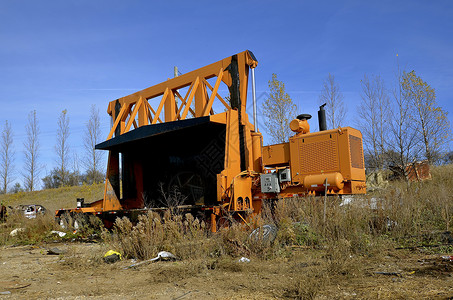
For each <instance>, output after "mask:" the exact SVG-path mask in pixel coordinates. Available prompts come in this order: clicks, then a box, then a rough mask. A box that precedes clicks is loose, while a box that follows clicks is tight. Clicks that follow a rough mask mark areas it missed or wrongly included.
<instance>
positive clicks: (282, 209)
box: [0, 166, 453, 299]
mask: <svg viewBox="0 0 453 300" xmlns="http://www.w3.org/2000/svg"><path fill="white" fill-rule="evenodd" d="M432 173H433V179H432V180H429V181H425V182H420V183H411V184H407V183H406V182H393V183H391V184H390V185H389V186H388V187H387V188H386V189H385V190H380V191H378V192H374V193H373V194H369V195H367V196H360V197H355V199H354V201H352V202H351V203H349V204H341V202H342V201H341V199H340V198H329V199H328V203H327V206H326V210H325V211H324V203H323V201H324V199H323V198H322V197H320V198H314V197H308V198H294V199H286V200H282V201H279V202H278V203H277V204H276V205H275V207H273V208H272V209H271V207H270V206H266V207H265V208H264V211H263V215H262V217H261V218H260V219H257V220H255V221H256V222H255V223H256V224H257V226H261V225H263V224H274V225H275V226H277V227H278V233H277V236H276V239H275V240H274V241H272V242H271V241H266V240H263V239H262V238H258V239H251V238H250V237H249V235H250V233H251V231H252V230H253V228H249V227H247V226H245V225H242V224H234V225H233V226H231V227H230V228H228V229H222V230H220V231H219V232H218V233H216V234H212V233H210V232H209V231H208V226H207V225H206V224H205V223H204V222H203V221H202V220H198V219H195V218H194V217H193V216H191V215H184V216H182V215H178V214H170V213H167V214H166V215H164V216H161V215H158V214H156V213H149V214H147V215H143V216H140V218H139V221H138V223H137V224H136V225H134V224H132V223H131V222H130V221H129V220H128V219H127V218H123V219H117V221H116V224H115V228H114V230H113V232H107V231H104V232H103V233H102V237H103V241H104V246H103V247H102V249H103V250H104V249H114V250H117V251H119V252H121V253H122V254H123V256H124V257H125V258H137V259H149V258H152V257H155V256H156V254H157V253H158V252H159V251H162V250H165V251H170V252H172V253H173V254H175V255H176V256H178V257H179V258H180V259H181V260H182V262H181V263H178V264H174V265H172V266H171V267H168V268H164V269H156V270H154V269H153V270H154V271H155V272H157V273H158V275H159V276H156V278H159V279H155V280H157V281H159V280H163V281H166V280H169V279H172V278H178V279H180V280H186V279H187V278H190V277H192V276H200V275H199V274H204V273H209V272H214V271H215V272H224V273H228V274H229V273H231V274H237V275H238V276H239V275H240V276H243V277H247V276H258V277H259V276H263V277H266V276H269V275H268V274H285V276H288V278H290V279H288V280H284V281H282V282H278V283H275V284H274V286H272V288H274V289H275V291H278V292H272V293H273V294H272V297H280V298H293V299H314V298H316V297H318V296H326V295H327V296H328V293H327V292H326V291H327V290H328V289H331V288H332V287H335V286H337V285H340V284H341V283H342V282H344V281H345V280H346V281H348V282H354V279H355V278H365V277H366V276H368V277H370V276H373V274H374V273H370V271H369V270H367V269H366V268H365V265H368V267H369V265H370V261H372V262H373V264H374V263H375V265H373V267H374V268H379V267H380V262H382V261H389V260H391V259H393V258H394V259H395V260H398V259H399V258H398V255H400V256H401V255H402V256H404V255H405V253H406V252H404V251H403V250H398V251H399V252H397V253H396V252H395V250H394V249H395V248H396V247H417V251H424V252H425V253H445V252H447V253H448V252H449V253H451V251H452V250H453V248H452V247H451V245H450V246H449V245H446V246H443V247H440V246H439V245H441V244H444V243H446V241H447V239H448V237H449V234H448V233H446V232H447V231H449V230H450V229H451V226H452V221H453V217H452V216H453V204H452V202H451V196H450V195H451V194H452V192H453V191H452V189H453V166H443V167H438V168H434V169H433V172H432ZM53 192H54V194H60V195H62V194H65V195H66V196H65V197H67V196H68V195H72V196H71V197H72V198H73V199H75V198H76V197H79V194H77V193H78V192H74V191H73V192H69V191H65V190H61V191H60V193H55V191H53ZM76 194H77V196H76ZM80 197H83V196H80ZM85 197H86V196H85ZM50 199H52V198H50ZM33 203H38V204H40V203H39V202H37V201H33ZM324 214H325V215H326V219H325V221H324ZM52 219H53V218H52V216H51V215H50V216H45V217H44V218H37V219H35V220H25V219H23V218H20V217H18V216H16V217H12V218H9V220H8V222H7V223H6V224H3V225H2V227H1V229H0V234H1V237H0V244H14V243H16V244H17V243H39V242H40V241H45V240H46V237H47V234H48V232H49V231H50V230H52V229H55V228H56V227H55V224H54V223H53V220H52ZM91 223H92V222H91ZM17 227H22V228H26V230H25V231H24V232H22V233H21V234H20V235H18V236H16V237H14V238H13V237H10V236H9V232H10V231H11V230H12V229H14V228H17ZM81 231H82V232H83V231H84V230H81ZM85 232H86V233H88V232H89V230H88V229H86V230H85ZM450 237H451V235H450ZM419 246H423V247H419ZM432 246H439V247H432ZM408 251H409V250H408ZM301 253H302V254H301ZM100 256H101V253H97V254H93V255H92V257H90V258H89V261H90V262H92V263H94V264H95V265H99V264H101V261H100V259H99V257H100ZM242 256H245V257H248V258H250V259H251V260H252V263H250V264H247V265H245V264H241V263H238V262H237V260H238V259H239V258H240V257H242ZM66 257H67V259H66V263H65V265H66V266H68V267H70V268H80V267H83V266H81V265H80V262H79V261H80V259H79V258H78V256H77V255H75V254H74V255H72V254H67V255H66ZM364 262H366V263H364ZM89 265H90V264H87V266H86V267H89ZM273 268H274V269H273ZM301 270H303V272H301ZM266 278H267V277H266ZM376 280H378V279H376ZM156 283H158V282H156ZM397 283H398V282H396V283H395V284H397ZM351 284H352V283H351ZM246 287H247V289H251V290H253V288H254V286H253V285H252V284H250V286H248V285H247V286H246ZM389 291H390V290H389ZM409 294H410V290H407V291H404V292H401V294H399V295H400V296H403V295H409ZM373 295H374V296H379V295H381V296H382V294H379V293H377V292H376V293H375V294H373ZM392 295H395V294H392V293H390V292H389V296H392ZM362 296H364V295H363V294H362Z"/></svg>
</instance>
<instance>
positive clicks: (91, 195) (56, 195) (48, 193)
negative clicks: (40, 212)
mask: <svg viewBox="0 0 453 300" xmlns="http://www.w3.org/2000/svg"><path fill="white" fill-rule="evenodd" d="M103 194H104V183H99V184H93V185H82V186H69V187H61V188H58V189H48V190H41V191H33V192H19V193H16V194H6V195H0V202H3V204H4V205H6V206H8V205H10V206H13V207H14V206H16V205H19V204H40V205H42V206H44V207H45V208H46V209H47V210H48V211H54V210H56V209H60V208H74V207H75V206H76V200H77V198H84V199H85V203H90V202H93V201H96V200H99V199H102V197H103Z"/></svg>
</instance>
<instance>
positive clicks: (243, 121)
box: [57, 50, 366, 231]
mask: <svg viewBox="0 0 453 300" xmlns="http://www.w3.org/2000/svg"><path fill="white" fill-rule="evenodd" d="M257 64H258V61H257V60H256V58H255V57H254V56H253V54H252V53H251V52H250V51H248V50H247V51H244V52H241V53H238V54H236V55H233V56H231V57H227V58H225V59H222V60H220V61H218V62H215V63H213V64H210V65H208V66H205V67H202V68H200V69H197V70H195V71H192V72H189V73H186V74H183V75H181V76H179V77H176V78H173V79H169V80H167V81H165V82H162V83H160V84H157V85H155V86H152V87H149V88H146V89H143V90H141V91H138V92H136V93H133V94H131V95H128V96H125V97H123V98H120V99H117V100H114V101H111V102H110V103H109V105H108V109H107V112H108V114H109V115H110V116H111V118H112V124H113V126H112V128H111V130H110V132H109V134H108V136H107V140H109V139H111V138H113V137H114V136H119V135H122V134H125V133H127V132H129V131H131V130H133V129H136V128H139V127H141V126H147V125H154V124H158V123H165V122H177V121H180V120H185V119H187V118H191V117H192V118H198V117H209V119H210V121H211V122H216V123H220V124H225V127H226V136H225V159H224V169H223V171H222V172H220V174H217V205H214V206H211V207H209V208H207V210H210V211H211V230H212V231H215V230H216V228H217V224H216V223H217V222H218V220H219V216H222V215H223V214H225V213H236V215H235V216H236V218H237V219H238V218H239V219H242V220H244V221H246V220H245V218H246V216H247V215H248V214H249V213H251V212H253V214H256V213H259V212H260V210H261V204H262V202H261V201H262V199H266V198H278V197H292V196H295V195H306V194H316V192H317V191H318V190H313V189H312V190H309V188H307V186H304V180H305V181H306V182H305V184H311V185H312V186H313V183H315V184H318V183H319V181H320V180H321V181H324V177H326V176H327V175H328V176H331V177H330V178H333V180H335V178H343V177H341V176H340V177H338V176H337V175H338V174H337V173H340V174H341V173H347V174H346V176H345V177H344V179H345V180H344V181H345V182H346V186H345V188H344V189H342V190H340V191H339V190H338V189H337V190H334V189H331V190H329V191H328V193H329V194H343V193H352V194H354V193H359V194H360V193H365V190H366V189H365V183H364V182H365V178H364V177H365V173H364V167H363V166H362V168H361V169H354V168H351V161H350V158H349V152H347V151H346V152H341V153H340V154H339V155H337V154H335V155H336V156H335V159H337V160H339V161H340V163H339V165H340V166H341V168H340V167H338V168H337V169H332V170H330V171H331V173H330V174H326V176H324V173H325V172H324V171H326V172H327V171H328V170H322V169H320V170H319V172H318V171H316V172H314V173H313V174H302V171H301V170H300V164H294V162H296V161H298V160H299V159H300V157H301V155H303V154H304V153H300V149H302V148H300V147H299V146H297V145H299V143H301V142H303V141H305V139H307V138H311V139H313V141H314V142H316V143H318V144H319V146H316V147H317V148H316V149H320V150H321V151H322V149H323V148H322V147H323V146H322V145H324V144H325V143H328V142H329V140H332V139H334V140H335V142H337V141H338V145H339V146H338V147H339V148H340V149H346V148H347V149H349V148H348V147H349V144H348V143H350V142H349V139H350V137H349V135H348V134H345V135H343V136H342V135H341V134H342V129H338V130H333V131H323V132H319V133H309V126H308V123H306V121H303V122H302V123H300V122H299V123H300V124H301V125H300V126H302V127H304V126H305V127H306V128H305V129H304V131H302V129H298V130H299V131H297V132H298V134H296V135H295V136H294V137H292V138H290V141H289V143H285V144H279V145H271V146H266V147H264V148H263V147H262V135H261V133H259V132H258V131H257V130H256V129H255V127H254V125H253V124H252V123H250V122H249V120H248V115H247V113H246V105H247V87H248V76H249V70H250V69H251V68H255V67H256V66H257ZM211 78H215V83H214V84H213V85H211V84H210V83H209V82H208V80H209V79H211ZM222 84H223V85H226V86H227V87H228V89H229V90H230V99H229V101H227V100H226V99H224V98H222V97H221V96H220V95H219V93H218V92H219V89H220V86H221V85H222ZM187 87H188V90H187V92H186V93H185V94H183V95H181V94H180V91H181V89H183V88H187ZM150 101H157V102H156V103H158V104H157V106H154V107H153V106H152V105H151V104H150ZM214 101H219V102H220V103H221V104H223V106H224V108H225V112H222V113H218V114H214V111H213V104H214ZM293 122H294V121H293ZM297 124H298V123H297V122H296V124H295V125H297ZM297 126H299V125H297ZM302 127H301V128H302ZM344 132H349V133H352V134H354V135H355V136H356V137H355V138H360V147H361V134H360V132H358V131H357V130H355V129H352V128H345V131H344ZM329 136H330V138H329ZM332 136H333V138H332ZM347 136H348V137H349V138H348V137H347ZM308 140H309V139H308ZM330 142H331V141H330ZM301 145H302V144H301ZM336 147H337V146H336ZM263 151H264V155H263ZM335 151H337V150H335ZM338 151H339V150H338ZM357 151H359V152H360V151H361V155H362V156H360V157H359V156H358V157H359V160H360V159H361V162H362V164H363V150H362V148H360V149H359V150H357ZM357 151H356V152H357ZM335 153H336V152H335ZM359 154H360V153H359ZM119 166H120V158H119V153H118V152H114V151H109V158H108V167H107V176H106V181H105V191H104V197H103V199H102V200H99V201H97V202H94V203H91V204H90V205H89V207H82V208H77V209H71V210H60V211H57V216H59V215H61V214H62V213H63V212H65V211H68V212H71V213H74V212H82V213H95V214H100V213H106V212H108V213H116V212H119V211H125V210H131V209H143V208H144V204H143V199H140V196H138V198H137V199H132V201H126V200H125V199H121V197H120V182H119V178H120V176H119V173H120V167H119ZM264 167H266V168H267V169H268V170H269V169H273V170H277V171H278V169H282V168H291V169H292V170H291V172H292V173H293V174H292V175H291V177H292V178H291V182H290V183H287V184H286V185H283V186H282V189H283V190H282V191H281V193H279V194H271V195H269V194H265V193H262V192H261V190H260V188H259V184H260V182H259V178H260V177H259V174H262V173H263V172H265V170H264V169H263V168H264ZM138 169H139V171H137V172H138V174H136V175H135V177H136V178H140V176H142V175H143V174H142V170H141V168H138ZM351 170H352V172H353V173H354V174H353V175H351V174H350V173H351ZM348 172H349V173H348ZM296 173H297V174H296ZM348 174H349V175H348ZM318 175H319V176H318ZM316 176H318V177H319V178H318V177H316ZM305 177H307V178H305ZM308 179H309V180H308ZM329 180H330V179H329ZM348 182H349V185H347V184H348ZM136 184H137V185H136V188H137V191H138V193H137V195H140V194H141V193H140V192H142V191H143V187H142V186H140V183H138V182H137V183H136ZM321 186H322V182H321ZM129 200H130V199H129Z"/></svg>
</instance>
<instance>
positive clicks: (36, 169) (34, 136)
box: [23, 110, 41, 191]
mask: <svg viewBox="0 0 453 300" xmlns="http://www.w3.org/2000/svg"><path fill="white" fill-rule="evenodd" d="M25 131H26V133H27V137H26V139H25V141H24V173H23V176H24V186H25V190H26V191H33V190H35V188H36V186H37V178H38V176H39V173H40V171H41V168H40V166H39V165H38V158H39V140H38V135H39V126H38V119H37V117H36V110H34V111H31V112H30V113H29V114H28V123H27V125H26V126H25Z"/></svg>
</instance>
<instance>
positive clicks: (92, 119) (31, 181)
mask: <svg viewBox="0 0 453 300" xmlns="http://www.w3.org/2000/svg"><path fill="white" fill-rule="evenodd" d="M69 121H70V120H69V116H68V111H67V110H66V109H65V110H63V111H62V112H61V113H60V115H59V117H58V120H57V124H56V125H57V126H56V128H57V131H56V140H55V145H54V152H55V157H54V159H55V167H54V168H53V169H52V170H51V171H50V173H49V174H46V175H45V176H44V177H43V178H41V173H42V170H43V168H44V166H43V164H42V163H41V160H40V158H41V144H40V128H39V120H38V116H37V113H36V110H33V111H31V112H30V113H29V114H28V118H27V123H26V125H25V134H26V137H25V140H24V142H23V148H22V155H23V156H22V158H23V168H22V170H20V172H19V174H20V177H21V178H22V185H21V184H20V183H19V182H16V183H15V185H14V186H13V187H12V188H11V184H12V183H13V182H14V181H15V180H16V179H17V178H16V176H15V174H16V171H17V170H16V168H15V164H14V162H15V158H16V155H17V153H16V151H15V148H14V145H13V143H14V140H13V131H12V128H11V124H10V123H9V122H8V121H5V124H4V126H3V129H2V131H1V135H0V193H8V192H13V193H14V192H19V191H22V190H23V191H34V190H36V189H38V188H39V187H40V186H42V187H43V188H44V189H48V188H58V187H61V186H74V185H81V184H83V183H87V184H93V183H99V182H102V181H103V180H104V174H103V172H102V170H103V165H102V159H103V157H102V154H103V153H102V152H101V151H96V150H95V145H96V144H98V143H99V142H101V124H100V117H99V109H97V108H96V106H95V105H92V106H91V109H90V116H89V119H88V121H87V122H86V123H85V128H84V135H83V149H84V150H83V155H82V157H81V159H79V157H78V156H77V153H73V162H72V163H73V164H72V166H71V148H70V146H69V141H68V139H69V136H70V130H69ZM80 162H81V164H82V167H83V169H84V172H83V173H82V172H81V171H80V167H79V163H80ZM41 183H42V185H41Z"/></svg>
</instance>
